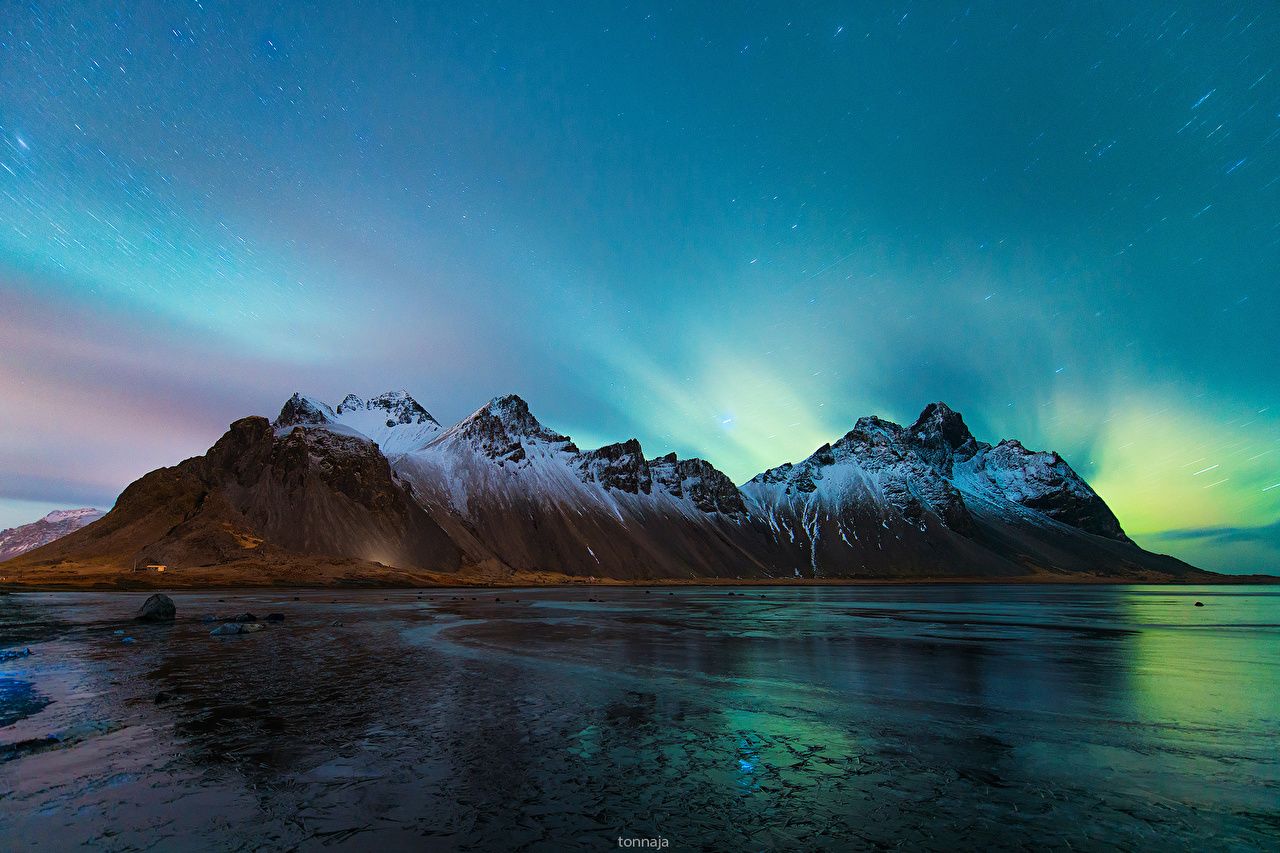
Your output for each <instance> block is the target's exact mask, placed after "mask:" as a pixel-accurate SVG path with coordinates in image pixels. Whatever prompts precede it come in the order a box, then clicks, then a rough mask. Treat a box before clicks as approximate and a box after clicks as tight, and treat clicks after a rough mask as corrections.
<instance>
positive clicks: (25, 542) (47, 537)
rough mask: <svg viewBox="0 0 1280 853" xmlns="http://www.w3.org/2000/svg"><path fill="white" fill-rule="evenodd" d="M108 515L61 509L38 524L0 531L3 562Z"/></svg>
mask: <svg viewBox="0 0 1280 853" xmlns="http://www.w3.org/2000/svg"><path fill="white" fill-rule="evenodd" d="M105 514H106V513H104V512H103V511H102V510H100V509H93V508H91V507H85V508H84V509H58V510H54V511H53V512H51V513H49V514H48V515H46V516H45V517H44V518H42V519H40V520H39V521H33V522H31V523H30V524H23V525H21V526H19V527H10V528H8V529H7V530H0V560H8V559H9V558H11V557H16V556H18V555H19V554H25V553H26V552H28V551H31V550H33V549H35V548H39V547H40V546H41V545H48V544H49V543H50V542H52V541H53V540H55V539H61V538H62V537H63V536H66V535H67V534H68V533H71V532H73V531H76V530H79V529H80V528H81V527H84V526H85V525H86V524H92V523H93V522H95V521H97V520H98V519H100V518H102V516H103V515H105Z"/></svg>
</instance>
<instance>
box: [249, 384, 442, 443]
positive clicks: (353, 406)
mask: <svg viewBox="0 0 1280 853" xmlns="http://www.w3.org/2000/svg"><path fill="white" fill-rule="evenodd" d="M274 426H275V428H276V430H277V431H283V430H289V429H292V428H294V427H297V426H301V427H307V428H313V427H318V428H321V429H326V430H329V431H330V432H335V433H339V434H342V435H355V436H359V437H361V438H365V439H368V440H369V441H372V442H374V443H375V444H377V445H378V446H379V447H380V448H382V452H383V453H385V454H386V455H388V456H393V455H396V454H400V453H406V452H408V451H410V450H417V449H418V448H421V447H425V446H426V445H427V444H428V443H430V442H431V441H432V439H434V438H435V437H436V436H437V435H439V433H440V429H441V428H440V424H439V423H438V422H437V421H436V419H435V418H433V417H432V416H431V414H430V413H429V412H428V411H427V410H426V409H424V408H423V407H422V406H421V405H419V404H418V401H417V400H414V399H413V397H411V396H409V393H408V392H407V391H388V392H387V393H385V394H379V395H378V396H377V397H372V398H370V399H369V400H363V399H361V398H360V397H357V396H356V395H355V394H348V395H347V396H346V397H345V398H344V399H343V401H342V402H341V403H339V404H338V406H337V408H336V409H335V408H331V407H330V406H329V405H328V404H327V403H324V402H322V401H321V400H318V399H316V398H315V397H309V396H307V395H305V394H302V393H301V392H296V393H294V395H293V396H292V397H290V398H289V400H288V401H287V402H286V403H285V404H284V408H282V409H281V410H280V415H279V417H277V418H276V420H275V423H274Z"/></svg>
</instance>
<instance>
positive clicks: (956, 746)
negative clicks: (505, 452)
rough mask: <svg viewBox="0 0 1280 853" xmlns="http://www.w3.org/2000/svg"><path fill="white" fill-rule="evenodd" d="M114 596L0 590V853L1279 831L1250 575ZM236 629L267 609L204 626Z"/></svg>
mask: <svg viewBox="0 0 1280 853" xmlns="http://www.w3.org/2000/svg"><path fill="white" fill-rule="evenodd" d="M143 597H144V596H143V595H132V594H119V593H26V594H14V595H9V596H0V649H4V652H2V653H0V828H2V837H3V839H4V846H6V847H10V848H12V849H27V848H37V847H41V848H45V849H50V850H63V849H69V848H71V847H74V846H78V845H89V846H91V847H92V848H93V849H101V850H136V849H143V848H146V849H180V850H191V849H211V848H214V849H287V848H294V847H298V846H301V847H305V848H318V847H326V848H333V849H377V850H380V851H390V850H400V849H406V850H489V849H496V850H513V849H525V850H547V851H561V850H574V849H584V850H599V849H618V847H617V837H618V836H620V835H621V836H625V837H630V838H659V837H661V838H665V839H667V840H668V841H669V842H670V845H671V848H672V849H688V848H693V849H700V848H707V849H725V850H728V849H741V850H761V849H787V850H803V849H838V850H848V849H860V848H884V847H901V848H906V849H939V850H943V849H946V850H954V849H971V850H987V849H992V848H997V849H1011V848H1036V849H1045V848H1048V849H1064V850H1065V849H1099V848H1104V849H1105V848H1111V847H1119V848H1123V849H1133V850H1162V851H1163V850H1181V849H1186V850H1203V849H1240V850H1248V849H1275V845H1276V843H1277V837H1280V746H1278V745H1277V744H1278V743H1280V626H1278V623H1280V590H1276V589H1275V588H1267V587H1219V588H1203V587H1202V588H1194V587H1180V588H1174V587H1140V586H1134V587H1086V586H1074V587H1063V586H1053V587H1029V586H893V587H852V586H844V587H824V588H813V587H807V588H791V589H786V588H739V589H726V588H679V589H674V590H669V589H661V588H655V589H653V590H651V591H645V590H643V589H633V588H625V589H575V590H566V589H539V590H499V591H494V590H487V591H476V590H468V591H466V592H462V591H457V590H453V591H431V592H422V593H420V592H417V591H399V592H385V591H360V592H350V591H341V592H333V591H324V592H293V591H271V592H252V593H227V592H221V593H177V594H174V596H173V597H174V599H175V601H176V602H177V605H178V622H177V623H175V624H174V625H171V626H157V625H140V624H135V623H133V622H131V621H130V617H131V615H132V614H133V612H134V611H135V610H136V609H137V607H138V606H139V605H140V604H141V602H142V599H143ZM499 599H500V600H499ZM591 599H597V600H595V601H592V600H591ZM1195 601H1202V602H1204V604H1205V606H1204V607H1195V606H1194V602H1195ZM245 611H249V612H252V613H254V614H255V615H257V616H258V617H263V616H265V615H266V614H267V613H268V612H280V613H283V614H284V615H285V620H284V621H283V622H281V623H273V624H269V625H268V626H267V627H266V629H264V630H262V631H260V632H257V633H253V634H245V635H239V636H232V637H225V638H220V637H213V636H210V635H209V632H210V630H212V629H213V628H214V627H216V626H217V625H219V624H221V617H227V616H233V615H236V614H239V613H243V612H245ZM203 614H210V615H214V616H217V617H219V619H218V621H214V622H201V621H199V620H200V617H201V616H202V615H203ZM130 640H132V642H130ZM27 648H30V654H29V655H28V654H25V653H24V651H25V650H26V649H27Z"/></svg>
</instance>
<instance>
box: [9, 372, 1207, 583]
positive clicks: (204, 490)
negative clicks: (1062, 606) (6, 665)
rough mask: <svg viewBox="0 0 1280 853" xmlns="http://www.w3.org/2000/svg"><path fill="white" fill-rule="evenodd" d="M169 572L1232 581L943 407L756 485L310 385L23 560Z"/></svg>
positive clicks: (507, 402)
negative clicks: (1204, 569)
mask: <svg viewBox="0 0 1280 853" xmlns="http://www.w3.org/2000/svg"><path fill="white" fill-rule="evenodd" d="M159 565H164V566H165V567H166V571H167V572H168V573H167V574H166V575H165V576H164V581H165V583H167V584H170V583H188V584H190V585H199V584H200V583H204V582H216V583H229V582H231V581H230V580H228V577H234V579H235V582H238V583H337V582H348V583H349V582H360V583H429V582H445V581H450V580H452V581H453V582H474V581H478V580H485V581H495V580H496V581H502V582H535V583H536V582H545V581H549V580H556V579H563V578H565V577H566V576H568V577H595V578H615V579H622V580H635V579H646V578H673V579H696V578H773V579H788V578H790V579H794V578H910V577H933V578H947V577H951V578H993V579H999V578H1040V579H1054V578H1058V579H1088V578H1100V579H1109V578H1110V579H1172V578H1205V577H1211V576H1209V575H1207V574H1206V573H1201V572H1199V571H1198V570H1196V569H1194V568H1192V567H1191V566H1188V565H1186V564H1184V563H1181V562H1180V561H1178V560H1175V559H1173V558H1170V557H1164V556H1160V555H1156V554H1150V553H1148V552H1146V551H1143V550H1142V549H1141V548H1139V547H1138V546H1137V545H1135V544H1134V543H1133V542H1132V541H1131V540H1130V539H1129V538H1128V537H1127V536H1126V535H1125V533H1124V531H1123V529H1122V528H1121V526H1120V523H1119V521H1118V520H1117V519H1116V517H1115V515H1114V514H1113V513H1112V512H1111V510H1110V509H1109V508H1108V507H1107V505H1106V503H1105V502H1104V501H1103V500H1102V499H1101V498H1100V497H1099V496H1098V495H1097V494H1096V493H1095V492H1094V491H1093V489H1091V488H1090V487H1089V485H1088V483H1086V482H1085V481H1084V480H1083V479H1082V478H1081V477H1080V476H1079V475H1078V474H1076V472H1075V471H1074V470H1072V468H1071V467H1070V466H1069V465H1068V464H1067V462H1066V461H1065V460H1063V459H1062V458H1061V457H1060V456H1059V455H1058V454H1056V453H1053V452H1038V451H1032V450H1028V449H1026V448H1025V447H1023V446H1022V445H1021V444H1020V443H1018V442H1017V441H1009V440H1006V441H1001V442H999V443H998V444H995V445H991V444H988V443H986V442H983V441H979V440H978V439H977V438H975V437H974V436H973V434H972V433H971V432H970V431H969V428H968V427H967V426H966V425H965V423H964V419H963V418H962V417H961V415H960V414H959V413H958V412H955V411H954V410H952V409H951V408H949V407H948V406H946V405H945V404H943V403H933V404H930V405H929V406H927V407H926V408H925V409H924V411H923V412H922V413H921V415H920V417H919V418H918V419H917V420H916V421H915V422H914V423H912V424H911V425H910V426H906V427H904V426H900V425H898V424H895V423H892V422H889V421H886V420H883V419H881V418H877V417H864V418H861V419H859V420H858V421H857V422H856V423H855V424H854V427H853V429H852V430H850V431H849V432H848V433H846V434H845V435H844V436H843V437H841V438H840V439H839V440H837V441H835V442H834V443H832V444H824V445H823V446H822V447H820V448H818V449H817V450H816V451H815V452H814V453H813V454H812V455H810V456H809V457H808V458H806V459H804V460H801V461H799V462H795V463H786V464H784V465H781V466H778V467H776V468H771V469H769V470H768V471H765V472H763V473H761V474H759V475H757V476H756V477H753V478H752V479H751V480H750V481H749V482H747V483H746V484H744V485H743V486H742V488H738V487H737V486H735V485H734V483H733V482H732V481H731V480H730V479H729V478H728V477H727V476H725V475H724V474H723V473H722V472H720V471H719V470H717V469H716V468H715V466H713V465H712V464H711V463H709V462H707V461H705V460H702V459H680V458H678V457H677V456H676V455H675V454H674V453H668V454H665V455H660V456H646V454H645V452H644V449H643V448H642V446H641V445H640V442H639V441H637V440H636V439H629V440H627V441H623V442H619V443H616V444H609V445H605V446H603V447H599V448H594V449H588V450H583V449H581V448H579V447H578V446H577V445H576V444H575V443H574V442H573V441H572V440H571V439H570V438H569V437H568V436H566V435H562V434H560V433H558V432H556V431H555V430H552V429H550V428H548V427H546V426H545V425H543V424H542V423H541V422H540V421H539V420H538V419H537V418H536V417H535V416H534V415H533V413H532V412H531V411H530V409H529V406H528V404H527V403H526V402H525V401H524V400H523V399H521V398H520V397H518V396H515V395H507V396H503V397H497V398H494V399H493V400H491V401H490V402H489V403H488V404H486V405H485V406H482V407H481V408H480V409H478V410H477V411H475V412H474V413H472V414H471V415H470V416H468V417H466V418H464V419H463V420H462V421H460V422H458V423H457V424H455V425H453V426H451V427H449V428H448V429H444V428H442V426H441V425H440V423H439V422H438V421H436V419H435V418H433V417H432V416H431V415H430V413H428V412H427V410H426V409H425V408H423V407H422V406H421V405H419V404H418V403H417V402H416V401H415V400H414V399H413V398H412V397H411V396H409V395H408V394H407V393H405V392H403V391H397V392H389V393H387V394H382V395H379V396H376V397H373V398H371V399H368V400H365V399H362V398H360V397H356V396H354V395H351V396H348V397H347V398H346V399H344V400H343V401H342V402H341V403H340V404H339V405H337V406H336V407H331V406H329V405H328V404H326V403H324V402H322V401H319V400H317V399H315V398H311V397H307V396H305V395H303V394H294V395H293V396H292V397H291V398H290V399H289V400H288V401H287V402H286V403H285V404H284V406H283V407H282V409H281V411H280V414H279V415H278V417H277V418H276V419H275V421H274V422H272V423H268V422H267V421H266V419H265V418H260V417H250V418H244V419H242V420H240V421H237V422H236V423H234V424H232V425H231V428H230V431H229V432H228V433H227V434H226V435H224V436H223V437H222V438H221V439H220V440H219V441H218V442H217V443H216V444H215V445H214V446H213V447H212V448H211V449H210V450H209V452H208V453H207V454H205V455H204V456H202V457H197V458H195V459H190V460H187V461H186V462H183V463H181V464H180V465H178V466H175V467H174V468H164V469H160V470H159V471H155V472H152V473H151V474H148V475H146V476H145V477H143V478H142V479H140V480H138V481H137V482H136V483H134V484H133V485H131V486H130V487H129V488H128V489H126V490H125V492H124V493H123V494H122V495H121V496H120V499H119V500H118V501H117V504H116V507H115V509H113V510H112V511H111V513H109V514H108V515H107V516H106V517H105V518H103V519H102V520H101V521H100V522H98V523H97V524H95V525H93V526H92V527H90V528H87V529H85V530H82V531H79V532H77V533H73V534H71V535H69V536H67V537H66V538H64V539H62V540H59V541H57V542H54V543H53V544H51V545H48V546H46V547H44V548H41V549H38V550H36V551H33V552H31V553H29V554H27V555H25V556H23V557H22V558H20V559H19V560H17V561H15V562H13V563H9V564H7V565H6V567H5V568H6V571H7V573H8V575H9V576H10V577H11V578H12V577H18V578H27V577H36V576H39V577H42V578H45V579H46V581H45V582H47V579H48V578H49V577H53V576H56V577H59V578H74V577H76V573H77V572H83V571H85V570H86V569H85V567H89V570H90V571H91V572H96V573H97V576H101V577H102V578H104V582H121V580H120V579H121V577H127V579H128V581H129V582H131V583H146V582H150V581H155V582H158V580H156V579H155V578H153V577H152V575H149V574H148V572H149V571H152V570H151V569H148V568H147V567H148V566H151V567H155V566H159ZM112 572H115V575H112ZM110 577H114V578H115V581H107V580H105V579H106V578H110ZM68 582H70V581H68Z"/></svg>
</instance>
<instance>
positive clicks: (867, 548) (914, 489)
mask: <svg viewBox="0 0 1280 853" xmlns="http://www.w3.org/2000/svg"><path fill="white" fill-rule="evenodd" d="M742 491H743V493H744V495H746V500H747V505H748V507H749V509H750V510H751V512H752V513H753V514H754V515H756V516H758V517H761V518H764V519H766V520H767V521H768V523H769V525H770V527H771V528H772V529H773V530H774V531H775V532H776V533H777V534H778V535H777V537H776V540H775V541H777V542H778V544H779V545H780V546H781V547H782V549H783V551H784V553H787V554H788V555H789V559H790V561H791V562H792V563H795V564H797V565H798V564H800V563H807V567H805V568H800V567H799V565H798V571H799V573H800V574H808V575H811V576H815V577H823V576H833V575H834V576H845V575H850V574H855V575H868V576H897V575H920V576H947V575H970V574H978V575H991V576H1024V575H1029V574H1037V573H1050V574H1052V573H1058V574H1061V573H1079V574H1082V575H1090V576H1103V577H1107V576H1133V577H1138V576H1143V575H1145V574H1147V573H1152V574H1154V575H1179V574H1184V573H1186V572H1188V571H1190V570H1191V567H1189V566H1187V565H1186V564H1184V563H1181V562H1179V561H1177V560H1174V559H1172V558H1170V557H1163V556H1160V555H1155V554H1149V553H1147V552H1146V551H1143V550H1142V549H1140V548H1138V547H1137V546H1136V545H1134V544H1133V542H1132V541H1131V540H1130V539H1129V537H1128V536H1126V535H1125V533H1124V531H1123V530H1122V529H1121V527H1120V523H1119V521H1117V520H1116V517H1115V515H1114V514H1113V513H1112V512H1111V510H1110V508H1108V507H1107V505H1106V503H1105V502H1104V501H1103V500H1102V498H1100V497H1098V495H1097V493H1095V492H1094V491H1093V489H1092V488H1090V487H1089V485H1088V483H1086V482H1085V481H1084V480H1083V479H1081V477H1080V476H1079V475H1078V474H1076V472H1075V471H1073V470H1072V469H1071V467H1070V466H1069V465H1068V464H1067V463H1066V462H1065V461H1064V460H1063V459H1062V457H1060V456H1059V455H1058V454H1056V453H1053V452H1037V451H1031V450H1027V449H1026V448H1024V447H1023V446H1022V445H1021V444H1020V443H1019V442H1017V441H1002V442H1000V443H999V444H997V445H995V446H994V447H993V446H992V445H990V444H987V443H986V442H982V441H978V440H977V439H976V438H974V436H973V434H972V433H971V432H970V431H969V428H968V427H967V426H966V425H965V423H964V419H963V418H962V417H961V416H960V414H959V413H957V412H955V411H953V410H952V409H951V408H949V407H948V406H947V405H946V404H944V403H933V404H930V405H929V406H927V407H926V408H925V410H924V411H923V412H922V413H921V415H920V417H919V418H918V419H917V420H916V422H915V423H913V424H912V425H911V426H909V427H902V426H899V425H898V424H895V423H891V422H889V421H885V420H882V419H880V418H876V417H866V418H861V419H859V420H858V421H857V423H856V424H855V425H854V428H853V429H852V430H850V431H849V432H848V433H846V434H845V435H844V436H843V437H842V438H841V439H840V440H838V441H837V442H835V443H834V444H829V445H823V446H822V447H820V448H818V449H817V450H816V451H815V452H814V453H813V454H812V455H811V456H810V457H808V458H807V459H805V460H803V461H802V462H799V463H796V464H790V463H788V464H785V465H782V466H780V467H778V468H773V469H770V470H768V471H765V472H764V473H762V474H759V475H757V476H756V477H754V478H752V479H751V481H750V482H748V483H747V484H746V485H744V486H743V489H742Z"/></svg>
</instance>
